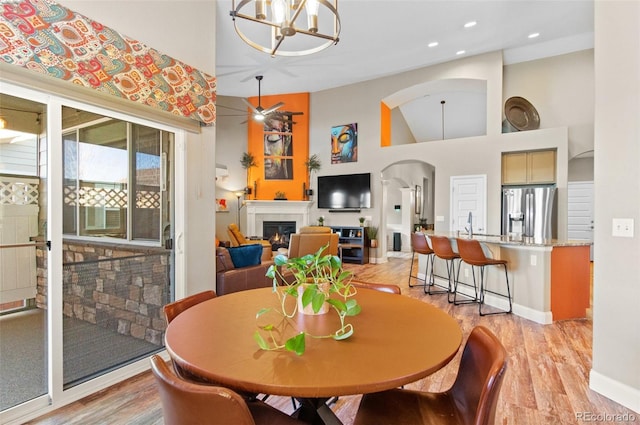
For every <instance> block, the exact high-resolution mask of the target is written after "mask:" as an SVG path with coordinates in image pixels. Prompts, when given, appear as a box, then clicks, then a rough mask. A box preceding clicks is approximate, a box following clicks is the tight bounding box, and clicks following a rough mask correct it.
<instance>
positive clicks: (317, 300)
mask: <svg viewBox="0 0 640 425" xmlns="http://www.w3.org/2000/svg"><path fill="white" fill-rule="evenodd" d="M328 248H329V245H328V244H327V245H325V246H323V247H321V248H320V249H319V250H318V251H317V252H315V253H314V254H308V255H304V256H302V257H298V258H287V256H285V255H276V257H275V258H274V264H272V265H271V266H270V267H269V269H268V270H267V273H266V276H267V277H269V278H271V279H273V292H274V293H275V294H277V296H278V297H279V298H280V309H279V312H278V313H279V315H280V316H281V317H283V318H284V319H291V318H293V317H294V316H295V315H296V314H324V313H323V312H325V313H328V312H329V311H331V310H333V311H335V312H336V313H337V314H338V317H339V319H340V327H339V328H338V329H337V330H336V331H334V332H332V333H330V334H327V335H313V334H310V333H309V332H307V331H306V330H302V331H300V332H299V333H298V334H297V335H295V336H293V337H291V338H289V339H287V340H286V341H284V343H283V342H281V341H278V335H279V331H278V330H277V326H276V325H274V324H272V323H269V324H266V325H259V326H258V327H259V329H258V330H256V332H255V333H254V339H255V340H256V342H257V343H258V346H259V347H260V348H261V349H263V350H280V349H286V350H289V351H293V352H295V353H296V354H298V355H302V354H303V353H304V351H305V346H306V344H305V338H306V336H310V337H313V338H332V339H335V340H343V339H347V338H349V337H350V336H351V335H353V325H351V324H350V323H347V322H346V318H347V317H349V316H356V315H357V314H359V313H360V311H361V308H360V305H359V304H358V301H357V300H356V299H355V298H354V296H355V295H356V293H357V290H356V288H355V287H354V286H353V285H351V279H352V277H353V273H351V272H350V271H346V270H344V269H343V268H342V261H341V260H340V257H338V256H336V255H331V254H324V252H325V250H327V249H328ZM288 297H293V298H295V299H296V300H297V302H296V303H295V304H294V306H293V307H291V303H287V302H286V301H287V298H288ZM270 311H272V309H269V308H266V309H262V310H260V311H259V312H258V313H257V315H256V318H259V317H261V316H263V315H265V314H266V313H268V312H270ZM265 336H266V338H265Z"/></svg>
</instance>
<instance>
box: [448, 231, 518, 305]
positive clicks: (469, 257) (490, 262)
mask: <svg viewBox="0 0 640 425" xmlns="http://www.w3.org/2000/svg"><path fill="white" fill-rule="evenodd" d="M456 240H457V243H458V252H459V253H460V257H461V258H462V261H464V262H465V263H467V264H469V265H470V266H471V274H472V275H473V285H474V286H476V273H475V269H476V267H477V268H479V269H480V270H479V272H480V287H479V290H478V312H479V314H480V316H486V315H489V314H501V313H511V312H512V311H513V306H512V301H511V289H510V288H509V273H508V272H507V264H508V262H507V260H500V259H495V258H488V257H487V256H486V255H485V253H484V251H483V250H482V246H481V245H480V242H478V241H477V240H475V239H462V238H458V239H456ZM486 266H498V267H500V266H502V267H503V268H504V278H505V281H506V284H507V293H506V295H505V294H504V293H499V292H495V291H490V290H488V289H487V287H486V283H485V279H484V275H485V273H484V272H485V267H486ZM487 292H489V293H491V294H493V295H497V296H499V297H502V298H506V299H507V300H508V302H509V309H508V310H501V311H494V312H491V313H487V312H483V311H482V306H483V305H484V296H485V294H486V293H487Z"/></svg>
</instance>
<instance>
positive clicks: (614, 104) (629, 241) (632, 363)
mask: <svg viewBox="0 0 640 425" xmlns="http://www.w3.org/2000/svg"><path fill="white" fill-rule="evenodd" d="M595 76H596V78H595V87H596V93H595V102H596V103H595V105H596V109H595V112H596V114H595V116H596V119H595V221H596V224H597V225H596V228H595V236H594V238H595V244H594V257H595V267H594V288H593V365H592V369H591V375H590V386H591V388H593V389H595V390H596V391H598V392H600V393H602V394H604V395H605V396H607V397H609V398H611V399H613V400H615V401H617V402H618V403H621V404H624V405H626V406H628V407H629V408H631V409H633V410H635V411H636V412H638V413H640V315H639V314H638V305H640V262H638V258H640V238H639V237H638V232H639V231H640V119H639V117H640V100H639V99H640V77H639V76H640V2H637V1H633V2H625V1H607V2H604V1H603V2H599V1H597V2H595ZM613 218H631V219H633V220H634V222H635V233H634V236H633V237H631V238H621V237H613V236H612V235H611V230H612V224H611V223H612V219H613Z"/></svg>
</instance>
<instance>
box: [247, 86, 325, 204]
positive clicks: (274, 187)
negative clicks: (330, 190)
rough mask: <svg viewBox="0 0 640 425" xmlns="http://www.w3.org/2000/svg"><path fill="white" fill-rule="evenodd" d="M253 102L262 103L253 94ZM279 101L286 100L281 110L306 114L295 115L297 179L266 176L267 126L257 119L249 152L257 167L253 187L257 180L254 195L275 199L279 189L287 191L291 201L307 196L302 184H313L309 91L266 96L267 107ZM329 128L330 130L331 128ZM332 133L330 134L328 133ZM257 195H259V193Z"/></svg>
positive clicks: (252, 125) (253, 171) (250, 123)
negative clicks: (265, 129)
mask: <svg viewBox="0 0 640 425" xmlns="http://www.w3.org/2000/svg"><path fill="white" fill-rule="evenodd" d="M249 101H250V102H251V103H252V104H253V105H256V106H257V105H258V97H257V96H256V97H250V98H249ZM278 102H283V103H284V106H282V107H281V108H280V109H279V111H289V112H303V115H294V116H293V121H294V122H295V124H293V127H292V129H293V132H292V133H293V142H292V145H293V152H292V153H293V180H266V179H265V177H264V157H265V155H264V127H263V125H262V124H261V123H257V122H255V121H253V120H251V119H250V120H249V121H248V124H247V125H248V126H249V127H248V131H247V137H248V152H249V153H251V154H253V155H254V157H255V159H256V163H257V164H258V166H257V167H252V168H251V169H250V170H249V171H250V174H249V180H250V183H249V184H250V187H251V189H252V190H253V188H254V182H255V186H257V191H256V193H253V194H252V195H251V197H250V198H251V199H259V200H271V199H273V198H274V197H275V194H276V192H278V191H280V192H284V193H285V194H286V197H287V199H288V200H290V201H300V200H302V199H303V189H302V184H303V183H304V184H305V187H306V188H309V176H308V173H307V167H306V166H305V162H307V159H308V158H309V93H294V94H278V95H270V96H262V98H261V104H262V107H263V108H268V107H269V106H271V105H274V104H276V103H278ZM327 131H328V130H327ZM327 137H328V136H327ZM256 195H257V196H256Z"/></svg>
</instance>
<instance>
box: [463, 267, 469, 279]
mask: <svg viewBox="0 0 640 425" xmlns="http://www.w3.org/2000/svg"><path fill="white" fill-rule="evenodd" d="M464 277H469V269H467V268H466V267H465V269H464Z"/></svg>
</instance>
